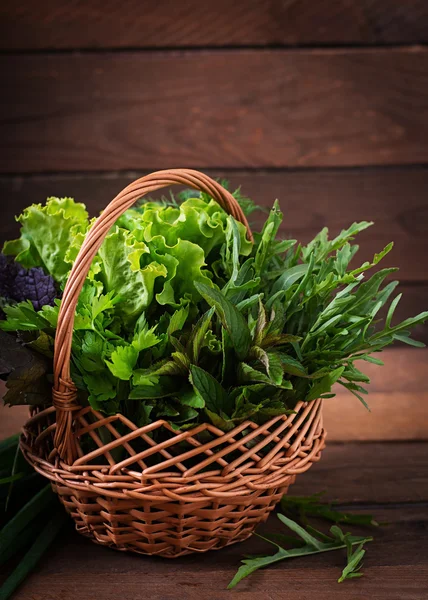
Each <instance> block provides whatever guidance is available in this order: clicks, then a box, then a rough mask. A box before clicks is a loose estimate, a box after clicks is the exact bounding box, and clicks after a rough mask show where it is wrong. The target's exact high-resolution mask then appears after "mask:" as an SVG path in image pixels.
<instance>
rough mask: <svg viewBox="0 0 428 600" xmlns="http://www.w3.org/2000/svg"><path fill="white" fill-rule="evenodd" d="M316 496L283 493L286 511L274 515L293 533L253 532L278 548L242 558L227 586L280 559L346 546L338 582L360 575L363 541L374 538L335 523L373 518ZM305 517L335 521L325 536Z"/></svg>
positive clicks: (371, 522)
mask: <svg viewBox="0 0 428 600" xmlns="http://www.w3.org/2000/svg"><path fill="white" fill-rule="evenodd" d="M319 498H320V494H317V495H314V496H308V497H292V496H291V497H287V496H284V497H283V498H282V501H281V508H282V509H283V511H284V513H285V514H281V513H278V514H277V517H278V519H279V520H280V521H281V523H283V524H284V525H285V526H286V527H287V528H288V529H289V530H290V531H291V532H292V533H293V534H295V535H294V536H291V535H285V534H282V533H274V534H266V535H260V534H258V533H256V534H255V535H257V536H258V537H260V538H261V539H263V540H265V541H266V542H268V543H269V544H271V545H273V546H275V547H276V548H277V551H276V552H275V554H267V555H258V556H254V557H251V556H247V557H246V558H244V559H243V560H242V563H243V564H242V565H241V567H239V569H238V571H237V572H236V574H235V576H234V577H233V579H232V580H231V582H230V583H229V585H228V589H232V588H234V587H235V586H236V585H237V584H238V583H239V582H240V581H242V579H244V578H245V577H248V576H249V575H251V574H252V573H254V571H257V570H258V569H261V568H263V567H267V566H269V565H272V564H275V563H277V562H280V561H282V560H285V559H289V558H297V557H299V556H310V555H313V554H320V553H323V552H331V551H333V550H342V549H346V565H345V567H344V569H343V571H342V574H341V576H340V577H339V579H338V582H339V583H341V582H343V581H345V580H346V579H353V578H356V577H361V576H362V573H361V571H360V569H361V567H362V559H363V557H364V555H365V549H364V544H367V543H368V542H371V541H373V538H372V537H371V536H355V535H351V533H345V532H343V531H342V529H341V528H340V527H339V526H338V525H337V523H347V524H355V525H366V526H367V525H377V523H376V521H374V519H373V517H371V516H370V515H355V514H351V513H343V512H340V511H338V510H336V509H335V508H334V507H333V505H332V504H329V503H325V504H323V503H321V502H319ZM296 513H297V515H298V516H297V519H298V520H293V518H291V516H295V515H296ZM308 516H312V517H317V518H318V519H320V518H321V519H325V520H327V521H332V522H334V523H336V524H335V525H333V526H332V527H331V528H330V530H329V533H330V535H328V534H326V533H324V532H322V531H320V530H318V529H316V528H315V527H314V526H313V525H312V524H310V523H309V521H308ZM355 546H356V548H355V549H354V547H355Z"/></svg>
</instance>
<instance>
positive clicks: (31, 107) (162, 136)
mask: <svg viewBox="0 0 428 600" xmlns="http://www.w3.org/2000/svg"><path fill="white" fill-rule="evenodd" d="M0 72H1V77H2V83H3V93H2V95H1V104H0V108H1V119H0V157H1V161H0V170H1V171H2V172H43V171H78V170H84V171H90V170H101V171H106V170H111V169H138V168H143V167H144V168H146V169H156V168H165V167H166V166H167V167H175V166H183V165H191V166H193V167H201V168H207V167H218V166H220V165H221V166H222V167H303V166H306V167H308V166H313V167H314V166H316V167H319V166H347V165H348V166H355V165H387V164H399V163H405V164H411V163H423V162H426V161H428V143H427V139H428V49H427V48H423V47H413V48H395V49H393V48H388V49H365V50H351V49H349V50H343V49H342V50H298V51H287V50H265V51H254V50H242V51H239V52H236V51H227V50H219V51H205V52H203V53H199V52H155V53H152V52H143V53H136V52H123V53H110V52H105V53H101V54H98V53H95V54H92V53H89V54H77V53H76V54H68V53H65V54H39V55H19V54H18V55H16V54H15V55H8V56H2V57H1V58H0Z"/></svg>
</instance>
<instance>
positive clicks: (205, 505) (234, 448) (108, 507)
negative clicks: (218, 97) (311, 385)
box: [21, 170, 325, 558]
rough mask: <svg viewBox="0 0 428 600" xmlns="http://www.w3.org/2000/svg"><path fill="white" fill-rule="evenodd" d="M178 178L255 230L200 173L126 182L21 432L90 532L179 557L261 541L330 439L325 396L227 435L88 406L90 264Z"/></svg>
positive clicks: (78, 266) (89, 242)
mask: <svg viewBox="0 0 428 600" xmlns="http://www.w3.org/2000/svg"><path fill="white" fill-rule="evenodd" d="M171 183H180V184H185V185H188V186H189V185H190V186H191V187H195V188H197V189H202V190H203V191H207V192H208V193H210V195H212V196H213V197H214V198H215V199H216V200H217V201H218V202H219V203H220V204H221V205H222V206H223V207H224V208H225V209H226V210H227V211H228V212H230V213H231V214H233V215H234V216H235V217H236V218H237V219H238V220H240V221H242V222H244V224H245V225H246V226H247V229H248V231H249V227H248V223H247V222H246V220H245V217H244V215H243V214H242V211H241V209H240V207H239V205H238V204H237V203H236V201H235V199H234V198H233V197H232V196H231V195H230V194H229V193H228V192H227V191H226V190H224V189H223V188H222V187H221V186H219V185H218V184H217V183H216V182H214V181H212V180H211V179H209V178H208V177H207V176H205V175H202V174H199V173H197V172H195V171H187V170H186V171H185V170H174V171H161V172H159V173H154V174H152V175H150V176H146V177H144V178H142V179H141V180H138V181H137V182H135V183H134V184H131V185H130V186H128V188H125V190H124V191H123V192H121V194H119V195H118V196H117V197H116V198H115V200H113V201H112V202H111V203H110V205H109V206H108V207H107V209H106V210H105V211H104V213H103V214H102V215H101V217H99V219H98V220H97V221H96V222H95V224H94V225H93V227H92V228H91V230H90V232H89V234H88V235H87V237H86V240H85V242H84V244H83V246H82V249H81V251H80V253H79V256H78V257H77V259H76V262H75V264H74V266H73V269H72V271H71V274H70V277H69V279H68V282H67V285H66V288H65V290H64V295H63V299H62V303H61V311H60V315H59V320H58V328H57V335H56V340H55V358H54V390H53V406H52V407H50V408H47V409H45V410H35V411H34V412H33V416H32V417H31V418H30V420H29V421H28V422H27V424H26V426H25V428H24V433H23V435H22V438H21V448H22V451H23V453H24V455H25V457H26V458H27V460H28V461H29V462H30V463H32V464H33V466H34V468H35V469H36V470H37V471H38V472H40V473H42V474H43V475H44V476H45V477H47V478H48V479H50V480H51V482H52V486H53V489H54V490H55V491H56V492H57V493H58V495H59V498H60V500H61V502H62V503H63V504H64V506H65V508H66V510H67V511H68V512H69V513H70V514H71V515H72V517H73V519H74V520H75V522H76V528H77V530H78V531H79V532H80V533H82V534H84V535H86V536H89V537H91V538H92V539H93V540H94V541H95V542H97V543H99V544H103V545H106V546H111V547H114V548H116V549H119V550H131V551H134V552H139V553H143V554H158V555H161V556H165V557H170V558H172V557H177V556H181V555H183V554H187V553H189V552H204V551H206V550H211V549H216V548H222V547H224V546H227V545H228V544H231V543H234V542H238V541H242V540H244V539H246V538H247V537H249V535H251V533H252V531H253V530H254V528H255V527H256V526H257V525H258V524H259V523H260V522H262V521H264V520H266V519H267V517H268V515H269V513H270V512H271V511H272V510H273V508H274V506H275V504H276V503H277V502H278V500H279V499H280V498H281V496H282V495H283V494H284V493H286V491H287V489H288V487H289V485H290V484H292V483H293V482H294V479H295V476H296V475H297V474H298V473H302V472H304V471H306V470H307V469H308V468H309V467H310V466H311V464H312V463H313V462H315V461H317V460H319V458H320V453H321V451H322V449H323V448H324V446H325V431H324V429H323V424H322V411H321V408H322V402H321V400H317V401H315V402H311V403H304V402H300V403H299V404H298V405H297V406H296V407H295V409H294V412H293V413H292V414H291V415H288V416H286V415H281V416H277V417H274V418H272V419H271V420H270V421H268V422H267V423H265V424H263V425H257V424H255V423H253V422H251V421H246V422H244V423H241V424H240V425H238V426H237V427H235V428H234V429H233V430H231V431H229V432H227V433H225V432H223V431H221V430H220V429H218V428H216V427H215V426H213V425H211V424H208V423H203V424H201V425H198V426H196V427H194V428H193V429H189V430H186V431H181V432H177V431H176V430H174V429H173V428H172V427H171V426H170V425H169V423H168V422H166V421H163V420H159V421H156V422H154V423H151V424H149V425H146V426H144V427H137V426H136V425H135V424H134V423H132V422H131V421H130V420H129V419H127V418H126V417H124V416H123V415H121V414H116V415H112V416H105V415H102V414H101V413H99V412H97V411H95V410H93V409H92V408H90V407H84V408H82V407H81V406H79V405H78V403H77V394H76V388H75V386H74V384H73V382H72V381H71V378H70V370H69V369H70V366H69V359H70V352H71V340H72V331H73V321H74V313H75V307H76V303H77V298H78V295H79V293H80V290H81V287H82V285H83V283H84V280H85V278H86V274H87V271H88V269H89V266H90V263H91V261H92V259H93V257H94V256H95V254H96V252H97V251H98V248H99V247H100V245H101V243H102V241H103V238H104V237H105V235H106V233H107V232H108V230H109V229H110V227H111V226H112V224H113V223H114V221H115V220H116V219H117V218H118V217H119V216H120V214H122V213H123V212H124V211H125V210H126V209H127V208H129V207H130V206H131V205H132V204H133V202H135V200H136V199H138V198H140V197H141V196H143V195H144V194H145V193H148V192H151V191H153V190H155V189H158V188H159V187H163V186H165V185H170V184H171ZM249 236H250V234H249Z"/></svg>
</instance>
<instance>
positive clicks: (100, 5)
mask: <svg viewBox="0 0 428 600" xmlns="http://www.w3.org/2000/svg"><path fill="white" fill-rule="evenodd" d="M427 17H428V7H427V5H426V3H425V2H423V0H406V2H404V3H403V2H402V0H360V1H359V2H349V1H347V0H329V1H327V0H323V1H321V0H320V1H318V2H314V1H313V0H295V1H292V2H290V1H288V2H284V1H282V0H269V1H266V2H259V1H258V0H236V1H235V2H228V1H227V0H217V2H215V3H211V2H199V1H198V0H181V2H175V1H174V0H149V1H147V0H146V2H144V6H143V5H142V4H141V2H138V1H137V0H126V2H125V3H123V2H119V1H118V0H109V1H108V2H102V1H101V0H89V1H88V0H70V1H69V2H67V3H63V2H59V1H58V0H40V1H39V2H37V8H36V5H35V4H34V3H33V2H31V0H24V1H23V2H20V3H19V4H17V3H16V2H13V1H12V0H4V1H3V3H2V19H1V26H0V48H2V49H9V50H10V49H33V48H36V49H43V48H60V49H64V48H124V47H134V48H147V47H166V46H175V47H182V46H186V47H192V46H224V45H227V46H240V45H247V46H248V45H256V46H263V45H286V46H289V45H302V44H303V45H311V44H316V45H322V44H383V43H388V44H390V43H405V42H410V43H414V42H423V41H427V40H428V18H427Z"/></svg>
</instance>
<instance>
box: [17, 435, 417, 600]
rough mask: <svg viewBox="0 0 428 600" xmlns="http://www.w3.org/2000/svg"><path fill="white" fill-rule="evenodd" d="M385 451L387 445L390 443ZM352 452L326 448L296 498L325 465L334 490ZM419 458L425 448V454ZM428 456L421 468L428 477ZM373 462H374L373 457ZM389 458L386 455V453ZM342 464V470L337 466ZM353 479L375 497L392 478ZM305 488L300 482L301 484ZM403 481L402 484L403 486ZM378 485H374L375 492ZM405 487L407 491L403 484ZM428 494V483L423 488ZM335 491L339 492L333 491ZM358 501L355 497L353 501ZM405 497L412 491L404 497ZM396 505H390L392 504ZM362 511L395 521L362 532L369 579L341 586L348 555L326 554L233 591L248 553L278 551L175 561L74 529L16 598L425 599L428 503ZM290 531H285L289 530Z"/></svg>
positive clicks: (261, 548) (241, 547)
mask: <svg viewBox="0 0 428 600" xmlns="http://www.w3.org/2000/svg"><path fill="white" fill-rule="evenodd" d="M383 446H385V444H383ZM346 448H347V447H344V449H343V451H342V455H341V456H338V455H336V456H333V455H332V454H330V455H329V454H328V450H327V451H326V454H325V458H324V459H323V461H321V463H319V464H318V465H316V466H315V467H314V468H313V469H312V470H311V471H309V472H308V473H307V474H305V475H304V476H301V477H300V478H299V479H298V483H297V484H296V485H295V486H294V489H293V493H296V494H303V493H305V494H306V493H308V489H309V490H310V493H313V492H315V491H318V490H319V489H322V488H319V487H317V485H318V484H319V481H316V479H315V478H312V474H313V473H315V472H316V470H317V469H319V466H320V465H321V464H324V465H325V470H324V471H323V475H324V478H323V482H322V486H323V487H325V486H326V485H327V486H328V487H329V488H330V482H334V480H335V479H336V478H338V477H339V476H341V475H342V470H340V467H341V465H342V463H343V462H345V463H346V461H347V458H348V455H349V453H350V451H352V450H353V451H355V450H356V448H355V447H354V448H349V447H348V450H346ZM368 448H369V449H370V450H371V456H376V455H377V451H378V447H377V446H376V445H374V446H372V445H368ZM414 449H415V446H414V445H412V446H409V445H405V447H404V448H403V451H404V452H406V453H407V454H408V456H409V462H410V460H411V457H412V455H413V452H414ZM417 453H418V450H417ZM426 456H427V453H426V448H425V455H424V461H423V463H421V465H422V466H423V468H424V472H425V473H426V472H427V459H426ZM367 458H368V457H366V459H367ZM382 458H383V459H385V456H384V455H382ZM387 462H388V465H389V467H390V468H391V469H392V468H394V466H395V465H394V464H393V460H392V458H389V459H388V458H387ZM338 467H339V472H338V471H337V468H338ZM348 468H349V469H350V472H351V474H352V475H353V476H354V478H357V479H358V480H359V482H360V487H366V488H367V489H368V490H369V493H371V494H372V496H371V498H374V497H379V494H377V493H376V492H377V490H382V489H384V487H385V484H386V485H387V486H388V480H385V479H384V472H383V471H379V470H376V467H375V468H374V469H373V474H375V473H376V475H377V477H376V479H375V478H371V479H370V480H369V481H367V480H365V479H364V477H365V475H366V472H363V473H361V471H360V470H359V468H358V466H357V465H355V464H354V465H353V466H351V465H349V464H348ZM304 480H305V481H306V483H305V485H300V482H301V481H304ZM347 483H348V481H347V479H344V480H343V479H342V490H343V492H344V493H345V495H346V484H347ZM397 483H398V482H397ZM372 486H373V487H372ZM397 487H400V486H399V485H397ZM420 487H424V488H425V490H426V489H427V479H426V478H425V480H424V482H422V483H421V484H420ZM401 489H403V486H401ZM330 491H331V490H330ZM348 497H349V498H350V496H348ZM402 497H403V498H404V497H405V494H403V495H402ZM387 502H388V501H387ZM352 510H353V511H354V512H358V511H361V512H366V513H367V512H370V513H371V514H374V515H375V517H376V518H377V519H378V521H380V522H387V523H388V525H386V526H383V527H381V528H379V529H376V530H375V531H372V530H369V531H368V530H367V529H365V530H360V533H362V534H366V535H367V534H368V533H373V534H374V536H375V541H374V542H373V543H372V544H370V545H369V546H368V547H367V554H366V556H365V559H364V568H363V571H364V577H362V578H361V579H358V580H354V581H348V582H346V584H344V585H338V584H337V578H338V577H339V575H340V572H341V570H342V568H343V565H344V557H343V554H341V553H340V552H334V553H326V554H323V555H316V556H312V557H303V558H300V559H296V560H293V561H287V562H284V563H281V564H278V565H275V566H272V567H269V568H267V569H265V570H260V571H258V572H256V573H254V574H253V575H252V576H251V577H250V578H248V579H245V580H244V581H242V582H241V583H240V584H239V586H238V587H236V588H235V589H234V590H232V591H227V590H226V589H225V588H226V586H227V584H228V583H229V581H230V580H231V578H232V576H233V575H234V573H235V572H236V570H237V568H238V566H239V564H240V560H241V559H242V558H243V555H245V554H260V553H268V552H270V551H271V550H272V548H271V547H270V546H268V545H267V544H266V543H265V542H263V541H262V540H260V539H257V538H256V537H255V536H253V537H252V538H250V539H249V540H247V541H246V542H244V543H242V544H237V545H235V546H231V547H229V548H226V549H224V550H221V551H218V552H210V553H207V554H205V555H204V556H203V557H202V556H198V555H193V556H187V557H183V558H179V559H176V560H174V561H166V560H161V559H157V558H153V557H142V556H136V555H130V554H126V553H119V552H114V551H111V550H107V549H105V548H101V547H99V546H95V545H94V544H92V543H91V542H89V540H86V539H84V538H82V537H80V536H78V535H77V534H76V533H74V532H72V531H71V530H68V531H67V533H65V534H64V535H63V536H62V539H61V541H60V542H59V541H58V542H57V543H56V544H55V545H54V546H53V548H52V549H51V550H50V551H49V553H48V554H47V555H46V557H45V558H44V561H43V563H42V564H41V565H40V566H39V567H38V569H37V572H36V573H34V574H33V575H32V576H31V577H30V578H29V579H28V580H27V581H26V582H25V583H24V584H23V586H22V587H21V588H20V590H19V591H18V593H17V594H16V596H15V598H16V600H39V599H40V600H41V599H42V598H43V600H57V599H58V598H61V600H72V599H74V598H75V597H79V598H80V599H81V600H94V599H95V598H99V597H102V598H103V599H104V600H113V599H114V600H116V599H117V598H118V597H125V598H128V599H129V600H137V599H138V600H139V599H140V598H143V597H144V598H152V599H153V600H177V598H180V599H181V598H185V599H186V600H200V599H201V598H203V599H204V600H227V599H229V598H231V599H232V600H233V599H235V598H236V599H240V600H242V599H243V600H256V599H260V598H263V599H264V598H269V599H270V600H283V599H284V597H286V598H287V600H307V599H308V598H317V599H319V600H363V599H364V600H365V599H366V598H373V599H374V600H422V598H425V597H426V595H427V593H428V585H427V581H428V544H427V539H426V528H427V526H428V505H427V504H426V503H423V504H401V505H399V506H398V507H396V506H393V505H390V504H386V505H384V506H376V507H374V506H371V507H370V509H368V508H365V507H361V508H358V507H355V506H354V507H353V508H352ZM281 527H282V526H281V525H279V523H278V521H277V519H276V517H275V515H272V516H271V517H270V519H269V521H268V522H267V523H266V524H265V525H263V526H261V528H260V530H259V531H260V532H261V533H263V532H268V531H269V532H272V531H280V530H281V531H282V529H281ZM284 531H285V529H284Z"/></svg>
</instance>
